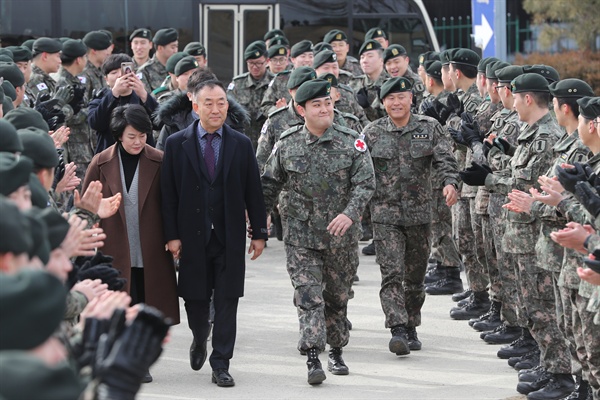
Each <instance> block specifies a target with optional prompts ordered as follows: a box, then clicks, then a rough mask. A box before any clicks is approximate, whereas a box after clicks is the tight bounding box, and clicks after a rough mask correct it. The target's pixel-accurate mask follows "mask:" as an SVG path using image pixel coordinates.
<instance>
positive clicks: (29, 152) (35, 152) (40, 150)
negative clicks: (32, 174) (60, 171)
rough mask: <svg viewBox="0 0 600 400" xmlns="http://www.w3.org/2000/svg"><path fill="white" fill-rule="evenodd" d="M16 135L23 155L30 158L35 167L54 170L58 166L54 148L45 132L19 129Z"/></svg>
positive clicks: (31, 128)
mask: <svg viewBox="0 0 600 400" xmlns="http://www.w3.org/2000/svg"><path fill="white" fill-rule="evenodd" d="M17 133H18V134H19V138H20V139H21V143H23V155H24V156H27V157H29V158H31V160H32V161H33V163H34V164H35V166H39V167H42V168H55V167H56V166H57V165H58V154H57V152H56V147H54V141H53V140H52V138H51V137H50V135H48V132H47V131H46V132H44V131H43V130H41V129H38V128H33V127H30V128H25V129H19V130H17Z"/></svg>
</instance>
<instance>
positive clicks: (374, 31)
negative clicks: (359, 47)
mask: <svg viewBox="0 0 600 400" xmlns="http://www.w3.org/2000/svg"><path fill="white" fill-rule="evenodd" d="M377 38H384V39H387V35H386V34H385V32H384V30H383V29H381V28H380V27H375V28H371V29H369V30H368V31H367V33H366V34H365V41H366V40H371V39H377Z"/></svg>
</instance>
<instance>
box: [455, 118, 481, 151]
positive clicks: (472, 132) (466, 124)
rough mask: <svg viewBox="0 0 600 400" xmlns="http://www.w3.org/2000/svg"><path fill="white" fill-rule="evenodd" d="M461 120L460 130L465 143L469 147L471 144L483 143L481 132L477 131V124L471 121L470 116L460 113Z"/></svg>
mask: <svg viewBox="0 0 600 400" xmlns="http://www.w3.org/2000/svg"><path fill="white" fill-rule="evenodd" d="M461 119H462V121H461V122H460V130H461V133H462V137H463V139H464V140H465V142H467V144H468V145H469V147H471V146H472V145H473V143H483V138H482V137H481V132H480V130H479V124H478V123H477V121H475V120H474V119H473V117H472V116H471V114H468V113H462V115H461Z"/></svg>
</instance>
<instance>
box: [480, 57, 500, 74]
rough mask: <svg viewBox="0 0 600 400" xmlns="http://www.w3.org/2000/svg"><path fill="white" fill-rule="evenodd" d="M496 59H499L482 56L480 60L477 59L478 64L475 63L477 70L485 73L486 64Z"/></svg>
mask: <svg viewBox="0 0 600 400" xmlns="http://www.w3.org/2000/svg"><path fill="white" fill-rule="evenodd" d="M496 61H500V59H498V58H496V57H485V58H482V59H481V61H479V64H477V72H479V73H480V74H484V75H485V71H486V68H487V66H488V64H490V63H493V62H496Z"/></svg>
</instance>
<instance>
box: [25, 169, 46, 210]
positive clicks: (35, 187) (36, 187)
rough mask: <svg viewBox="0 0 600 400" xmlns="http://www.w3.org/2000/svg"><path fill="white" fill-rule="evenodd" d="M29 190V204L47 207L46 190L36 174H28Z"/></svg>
mask: <svg viewBox="0 0 600 400" xmlns="http://www.w3.org/2000/svg"><path fill="white" fill-rule="evenodd" d="M29 190H31V204H33V206H34V207H38V208H42V209H43V208H46V207H48V192H47V191H46V188H44V186H42V182H40V179H39V178H38V177H37V175H36V174H31V175H29Z"/></svg>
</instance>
